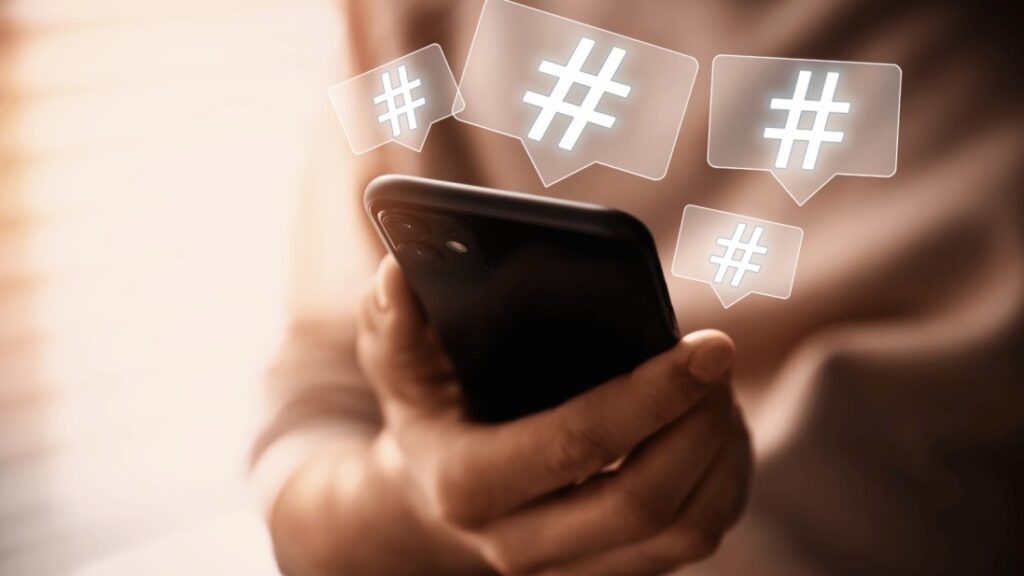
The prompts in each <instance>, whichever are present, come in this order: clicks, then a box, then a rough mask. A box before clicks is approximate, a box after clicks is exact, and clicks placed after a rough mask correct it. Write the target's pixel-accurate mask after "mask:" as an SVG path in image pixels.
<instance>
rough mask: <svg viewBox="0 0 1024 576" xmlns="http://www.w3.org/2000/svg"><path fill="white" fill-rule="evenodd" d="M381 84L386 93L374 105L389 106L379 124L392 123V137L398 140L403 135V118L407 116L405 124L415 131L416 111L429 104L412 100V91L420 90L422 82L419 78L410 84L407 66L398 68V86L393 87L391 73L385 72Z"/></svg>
mask: <svg viewBox="0 0 1024 576" xmlns="http://www.w3.org/2000/svg"><path fill="white" fill-rule="evenodd" d="M380 81H381V84H383V85H384V91H383V92H381V93H380V94H378V95H376V96H374V97H373V103H374V104H381V103H383V104H385V105H387V108H388V109H387V111H386V112H384V113H383V114H381V115H379V116H377V122H378V123H379V124H384V123H385V122H390V123H391V135H392V136H394V137H395V138H398V137H399V136H400V135H401V134H402V125H401V122H400V120H401V117H402V116H405V122H406V124H408V125H409V130H415V129H416V127H417V124H416V109H417V108H419V107H420V106H423V105H424V104H426V103H427V100H426V98H417V99H415V100H413V99H412V91H413V89H414V88H419V87H420V85H421V84H422V82H420V79H419V78H417V79H415V80H413V81H412V82H409V76H408V72H406V69H405V64H403V65H401V66H399V67H398V86H397V87H392V86H391V73H390V72H383V73H381V75H380ZM399 97H401V103H399Z"/></svg>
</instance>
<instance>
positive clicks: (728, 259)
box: [709, 222, 768, 288]
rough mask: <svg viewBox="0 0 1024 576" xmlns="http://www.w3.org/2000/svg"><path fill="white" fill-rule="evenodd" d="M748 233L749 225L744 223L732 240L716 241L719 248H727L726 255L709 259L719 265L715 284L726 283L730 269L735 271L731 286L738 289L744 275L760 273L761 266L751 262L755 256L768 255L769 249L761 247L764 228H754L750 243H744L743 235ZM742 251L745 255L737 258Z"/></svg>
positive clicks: (739, 225) (741, 223) (737, 226)
mask: <svg viewBox="0 0 1024 576" xmlns="http://www.w3.org/2000/svg"><path fill="white" fill-rule="evenodd" d="M746 231H747V225H746V224H745V223H743V222H740V223H738V224H736V230H735V231H734V232H733V233H732V238H726V237H724V236H722V237H720V238H718V239H717V240H715V244H717V245H719V246H725V254H723V255H721V256H712V257H711V258H709V260H710V261H711V263H712V264H718V271H717V272H715V280H714V282H715V284H721V283H722V282H724V281H725V273H726V272H728V271H729V269H730V268H731V269H733V273H732V281H731V282H729V285H730V286H732V287H733V288H736V287H738V286H739V285H740V283H741V282H743V275H744V274H746V273H747V272H760V271H761V265H760V264H754V263H752V262H751V260H752V259H753V258H754V255H755V254H761V255H764V254H767V253H768V247H767V246H761V245H760V244H759V242H760V241H761V234H762V233H764V228H762V227H761V226H754V231H753V233H751V235H750V241H749V242H744V241H743V235H744V234H745V233H746ZM737 250H739V251H742V252H743V255H742V256H741V257H740V258H736V251H737Z"/></svg>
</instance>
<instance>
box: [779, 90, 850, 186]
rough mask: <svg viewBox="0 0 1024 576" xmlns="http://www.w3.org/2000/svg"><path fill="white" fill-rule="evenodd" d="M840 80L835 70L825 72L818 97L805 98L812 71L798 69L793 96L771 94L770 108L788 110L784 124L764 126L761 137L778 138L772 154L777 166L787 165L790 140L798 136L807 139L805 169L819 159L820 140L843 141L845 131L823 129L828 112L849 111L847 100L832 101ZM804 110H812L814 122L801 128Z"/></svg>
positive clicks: (803, 165) (841, 112)
mask: <svg viewBox="0 0 1024 576" xmlns="http://www.w3.org/2000/svg"><path fill="white" fill-rule="evenodd" d="M838 82H839V73H838V72H829V73H828V74H826V75H825V86H824V87H823V88H822V91H821V100H807V87H808V85H809V84H810V83H811V71H810V70H801V71H800V75H799V76H797V79H796V89H795V90H794V91H793V98H792V99H789V98H772V102H771V106H770V107H771V109H772V110H789V114H788V115H787V116H786V127H785V128H765V129H764V137H765V138H767V139H772V140H779V153H778V155H777V156H776V157H775V167H776V168H787V167H789V157H790V155H791V154H792V153H793V143H794V142H796V141H797V140H800V141H803V142H807V148H806V149H805V150H804V161H803V164H802V166H801V168H803V169H804V170H814V166H815V164H817V162H818V152H819V151H820V150H821V145H822V143H823V142H842V141H843V136H844V133H843V132H841V131H838V130H826V129H825V125H826V124H827V123H828V117H829V114H846V113H847V112H849V111H850V103H849V102H833V101H832V98H833V97H834V96H835V94H836V84H837V83H838ZM804 112H814V124H813V125H812V126H811V128H810V129H809V130H808V129H802V128H800V118H801V116H802V115H803V113H804Z"/></svg>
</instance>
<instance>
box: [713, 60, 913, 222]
mask: <svg viewBox="0 0 1024 576" xmlns="http://www.w3.org/2000/svg"><path fill="white" fill-rule="evenodd" d="M902 76H903V73H902V71H901V70H900V67H899V66H897V65H895V64H874V63H867V62H839V61H833V60H798V59H791V58H763V57H755V56H732V55H724V54H723V55H719V56H717V57H715V60H714V64H713V65H712V69H711V109H710V113H709V114H710V118H709V122H708V164H710V165H711V166H714V167H715V168H735V169H741V170H766V171H768V172H771V174H772V175H773V176H775V178H776V179H777V180H778V181H779V183H780V184H782V186H783V188H785V189H786V192H788V193H789V195H790V196H792V198H793V200H795V201H796V203H797V204H798V205H803V204H804V203H805V202H807V201H808V200H809V199H810V198H811V197H812V196H814V194H816V193H817V192H818V191H819V190H820V189H821V188H822V187H823V186H825V184H827V183H828V182H829V181H830V180H832V178H834V177H835V176H871V177H881V178H887V177H890V176H892V175H893V174H895V173H896V155H897V147H898V146H897V144H898V139H899V118H900V86H901V82H902Z"/></svg>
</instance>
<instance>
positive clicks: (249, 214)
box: [0, 0, 337, 576]
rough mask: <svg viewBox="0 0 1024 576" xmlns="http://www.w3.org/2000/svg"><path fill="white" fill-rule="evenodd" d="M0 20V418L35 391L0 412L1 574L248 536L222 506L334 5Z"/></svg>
mask: <svg viewBox="0 0 1024 576" xmlns="http://www.w3.org/2000/svg"><path fill="white" fill-rule="evenodd" d="M0 10H2V11H0V14H2V17H3V18H4V19H5V20H7V21H8V22H9V26H11V27H12V29H13V30H14V31H15V33H14V35H13V38H14V40H13V42H12V43H11V44H10V46H9V47H8V48H7V49H6V52H5V57H4V61H3V63H2V64H0V91H2V92H3V93H4V95H5V98H4V109H3V115H2V116H0V155H2V157H3V158H4V163H3V165H2V166H0V218H2V219H3V220H0V221H2V222H3V223H4V226H2V227H0V288H2V289H3V290H0V318H2V321H0V353H6V352H9V351H11V350H14V349H15V348H14V347H15V345H16V344H17V345H18V346H21V349H23V350H26V351H27V352H28V353H24V354H21V353H19V354H17V360H16V363H15V362H12V361H10V360H8V358H9V357H14V355H13V354H4V355H3V356H0V363H3V366H2V370H0V375H15V376H18V377H17V378H16V379H14V380H12V381H10V382H8V381H3V382H0V384H2V386H0V413H5V412H3V411H4V409H5V405H4V401H5V400H7V399H8V398H13V399H14V400H18V399H19V398H33V399H34V398H39V399H40V401H38V402H37V401H35V400H33V401H32V403H31V405H30V408H29V409H21V408H17V406H15V408H16V410H15V409H12V410H15V411H16V413H17V418H6V417H3V418H0V420H6V421H5V422H4V423H3V424H2V425H0V449H3V450H5V452H4V453H0V457H7V456H8V455H7V454H6V451H10V452H12V453H24V454H28V455H31V457H28V456H26V457H22V458H17V459H14V460H5V462H6V461H13V464H12V465H11V466H10V467H9V468H8V467H7V465H6V464H5V470H4V471H3V472H4V474H5V477H4V483H3V486H4V491H5V492H6V494H4V495H2V496H0V505H2V506H0V517H2V515H3V514H4V511H3V509H4V508H5V507H7V508H12V507H13V508H15V509H21V508H25V509H27V510H29V512H27V513H26V514H25V517H27V518H29V521H28V522H27V523H22V525H20V526H18V527H15V528H14V529H9V526H10V525H9V524H7V522H6V519H5V522H4V528H3V530H2V532H3V534H2V535H0V545H2V546H0V548H2V549H3V550H17V552H15V553H7V552H5V553H4V554H3V555H2V557H0V573H3V574H8V573H11V574H15V573H16V574H22V575H24V576H34V575H36V574H52V573H67V572H68V571H74V570H75V569H76V568H79V567H82V566H86V565H89V566H91V567H90V568H89V569H88V571H87V573H88V574H90V575H95V576H101V575H107V574H121V573H139V572H132V571H131V568H126V566H132V565H133V564H131V563H130V562H131V561H139V560H138V559H137V558H136V560H125V561H124V562H122V561H120V560H117V558H119V557H121V555H123V554H124V552H123V551H124V550H125V549H126V548H131V547H135V546H139V547H140V548H139V551H140V552H139V553H143V552H144V551H146V550H150V549H151V548H152V547H153V546H155V544H152V543H154V542H159V541H161V540H162V539H164V538H169V539H170V540H168V541H170V542H180V541H185V542H188V543H189V544H188V545H189V546H193V545H200V544H201V542H202V541H204V540H205V541H214V540H216V541H221V542H226V541H228V540H230V538H231V536H230V535H228V534H227V533H228V532H233V533H235V534H236V535H239V534H240V536H238V537H237V538H236V539H238V540H239V541H240V542H244V545H243V544H242V543H240V544H239V545H238V546H237V547H236V548H238V550H240V551H241V550H244V548H245V547H246V546H251V545H253V543H254V542H255V543H256V544H255V545H260V546H263V545H265V542H263V541H262V540H260V537H259V536H258V534H259V532H258V531H257V528H256V526H257V525H258V521H257V520H256V519H255V518H254V517H252V518H250V517H248V516H244V517H242V516H239V515H238V514H239V513H237V512H235V511H237V510H240V509H243V508H244V507H246V506H247V505H248V495H247V492H246V489H245V471H246V465H247V462H246V458H247V453H248V447H249V444H250V443H251V441H252V437H253V432H254V429H255V427H256V425H257V418H258V412H259V410H258V406H259V401H260V392H261V389H260V385H261V384H260V382H261V379H262V377H263V372H264V370H265V368H266V366H267V364H268V362H269V361H270V360H271V359H272V358H273V355H274V351H275V349H276V348H277V346H278V344H279V342H280V339H281V337H282V335H283V334H282V333H283V329H284V324H285V312H286V301H287V298H286V293H287V289H288V275H289V238H290V235H291V234H292V229H291V226H292V220H293V216H294V211H295V198H296V194H297V192H298V191H299V190H300V188H301V186H302V184H303V182H304V175H305V174H306V173H307V171H308V170H309V166H308V161H309V157H310V154H309V149H310V145H311V143H312V139H313V137H312V130H313V129H314V128H315V122H318V121H321V120H322V118H325V117H326V118H328V119H330V117H329V116H320V115H318V114H319V113H320V112H322V111H323V110H324V109H325V107H326V106H327V102H326V87H327V86H329V85H330V84H331V82H332V81H333V80H334V79H335V77H334V75H335V70H334V68H333V66H334V64H335V50H336V46H337V38H336V34H337V28H336V15H335V13H334V10H335V9H334V7H333V5H332V3H331V2H329V1H327V0H303V1H296V0H275V1H252V2H246V1H242V0H220V1H216V2H194V1H188V2H174V3H171V2H152V1H146V2H138V1H131V2H128V1H121V0H105V1H100V2H90V3H81V2H72V1H67V0H41V1H37V0H32V1H31V2H28V1H15V2H12V3H9V4H7V5H6V6H4V7H3V8H2V9H0ZM7 223H13V224H14V225H12V226H7ZM5 347H6V348H5ZM4 380H6V378H4ZM14 400H12V401H14ZM8 470H10V472H8ZM11 486H13V487H14V490H13V491H11V490H9V489H8V488H9V487H11ZM217 518H227V519H228V520H224V521H220V520H216V519H217ZM239 518H242V519H241V520H239ZM240 525H241V526H243V529H242V530H239V529H238V526H240ZM192 526H198V527H195V528H193V527H192ZM254 531H255V532H254ZM169 534H170V535H173V534H179V536H168V535H169ZM190 534H192V535H195V534H205V535H206V536H207V537H204V538H197V537H194V536H189V535H190ZM253 534H257V536H253ZM55 551H57V552H59V553H56V554H55ZM111 555H115V556H112V557H111V559H108V560H103V558H105V557H108V556H111ZM132 557H133V556H132V555H131V554H129V555H128V556H126V557H125V558H129V559H130V558H132ZM253 558H259V559H260V561H261V562H264V563H266V562H269V560H270V556H269V553H268V552H266V551H260V552H254V553H253ZM125 562H127V564H126V563H125ZM253 565H255V564H253ZM176 566H184V565H183V564H177V565H176ZM218 566H219V564H217V563H216V562H211V563H210V564H209V566H206V567H204V566H203V563H202V562H198V563H196V564H195V565H191V566H190V567H189V568H188V569H187V570H185V571H183V572H177V573H185V572H187V573H190V574H206V573H209V574H213V573H217V574H220V573H224V572H223V570H222V568H223V566H220V568H218ZM165 567H167V568H169V567H170V565H167V566H165ZM203 570H212V571H209V572H207V571H203ZM147 573H155V572H152V571H147ZM166 573H174V572H166ZM247 573H255V572H253V571H249V572H247ZM267 573H268V574H269V573H270V572H267Z"/></svg>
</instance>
